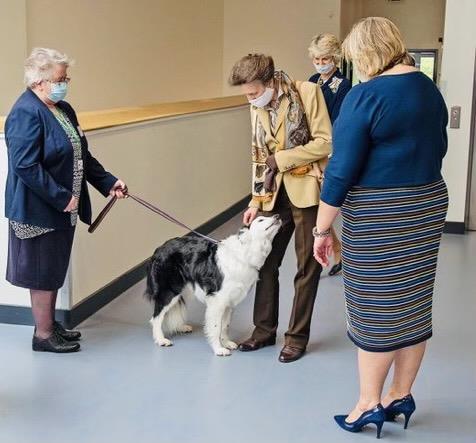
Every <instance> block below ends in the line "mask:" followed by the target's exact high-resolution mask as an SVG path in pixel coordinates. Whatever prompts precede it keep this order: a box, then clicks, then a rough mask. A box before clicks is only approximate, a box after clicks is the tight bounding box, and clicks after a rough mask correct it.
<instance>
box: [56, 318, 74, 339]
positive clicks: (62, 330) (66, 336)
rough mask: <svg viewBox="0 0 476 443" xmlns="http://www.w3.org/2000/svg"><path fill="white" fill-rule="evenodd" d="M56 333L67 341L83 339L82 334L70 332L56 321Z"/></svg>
mask: <svg viewBox="0 0 476 443" xmlns="http://www.w3.org/2000/svg"><path fill="white" fill-rule="evenodd" d="M53 329H54V331H55V332H56V333H57V334H58V335H60V336H61V337H62V338H64V339H65V340H66V341H78V340H79V339H80V338H81V332H79V331H68V330H67V329H65V328H64V327H63V325H62V324H61V323H58V322H57V321H55V322H54V323H53Z"/></svg>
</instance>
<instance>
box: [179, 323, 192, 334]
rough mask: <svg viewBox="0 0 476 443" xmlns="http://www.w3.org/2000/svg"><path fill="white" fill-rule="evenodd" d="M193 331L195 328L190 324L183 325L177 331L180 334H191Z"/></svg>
mask: <svg viewBox="0 0 476 443" xmlns="http://www.w3.org/2000/svg"><path fill="white" fill-rule="evenodd" d="M192 331H193V328H192V327H191V326H190V325H182V326H180V327H179V328H178V329H177V332H179V333H180V334H189V333H190V332H192Z"/></svg>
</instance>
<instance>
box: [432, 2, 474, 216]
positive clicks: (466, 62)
mask: <svg viewBox="0 0 476 443" xmlns="http://www.w3.org/2000/svg"><path fill="white" fill-rule="evenodd" d="M475 18H476V1H474V0H447V3H446V19H445V35H444V48H443V60H442V71H441V79H440V85H441V91H442V93H443V95H444V97H445V100H446V103H447V105H448V107H449V108H450V107H451V106H454V105H459V106H461V127H460V129H448V136H449V150H448V155H447V156H446V159H445V161H444V168H443V169H444V176H445V178H446V181H447V183H448V188H449V192H450V207H449V211H448V220H449V221H455V222H463V221H464V217H465V203H466V189H467V185H468V183H467V181H468V180H467V174H468V167H469V162H468V156H469V148H470V127H471V99H472V95H473V78H474V62H475V51H476V26H475V23H474V22H475Z"/></svg>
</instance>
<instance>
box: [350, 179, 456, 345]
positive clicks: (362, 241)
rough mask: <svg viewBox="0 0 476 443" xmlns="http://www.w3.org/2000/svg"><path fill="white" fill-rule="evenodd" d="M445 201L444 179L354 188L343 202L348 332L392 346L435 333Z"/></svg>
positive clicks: (355, 338) (361, 339) (358, 340)
mask: <svg viewBox="0 0 476 443" xmlns="http://www.w3.org/2000/svg"><path fill="white" fill-rule="evenodd" d="M447 208H448V192H447V189H446V185H445V183H444V181H443V180H440V181H438V182H435V183H431V184H428V185H424V186H415V187H402V188H385V189H376V188H353V189H352V190H351V191H350V192H349V193H348V195H347V198H346V201H345V202H344V205H343V206H342V218H343V230H342V258H343V261H342V265H343V277H344V288H345V301H346V315H347V333H348V336H349V338H350V339H351V340H352V341H353V342H354V343H355V344H356V345H357V346H358V347H359V348H361V349H364V350H366V351H372V352H388V351H393V350H396V349H400V348H404V347H406V346H411V345H415V344H417V343H420V342H422V341H425V340H427V339H428V338H430V337H431V335H432V320H431V316H432V299H433V287H434V283H435V273H436V264H437V257H438V249H439V246H440V240H441V234H442V231H443V226H444V223H445V218H446V212H447Z"/></svg>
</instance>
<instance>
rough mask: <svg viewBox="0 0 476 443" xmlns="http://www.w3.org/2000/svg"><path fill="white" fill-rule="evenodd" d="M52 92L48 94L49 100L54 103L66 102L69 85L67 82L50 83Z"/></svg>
mask: <svg viewBox="0 0 476 443" xmlns="http://www.w3.org/2000/svg"><path fill="white" fill-rule="evenodd" d="M50 85H51V91H50V93H49V94H48V99H49V100H51V101H52V102H53V103H58V102H59V101H61V100H64V98H65V97H66V94H67V93H68V83H66V82H58V83H54V82H50Z"/></svg>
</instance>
